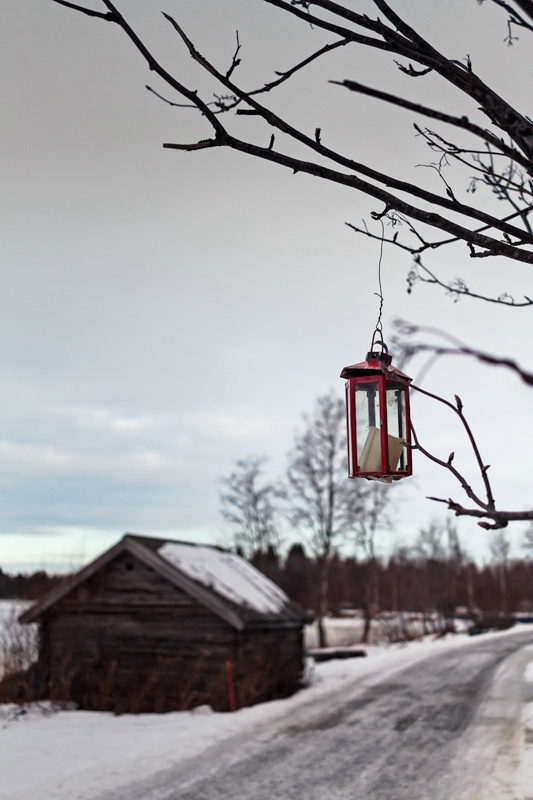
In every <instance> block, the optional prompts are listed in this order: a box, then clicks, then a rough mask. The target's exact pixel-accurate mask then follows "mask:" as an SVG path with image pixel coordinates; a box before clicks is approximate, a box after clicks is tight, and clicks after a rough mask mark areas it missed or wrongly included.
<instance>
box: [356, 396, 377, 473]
mask: <svg viewBox="0 0 533 800" xmlns="http://www.w3.org/2000/svg"><path fill="white" fill-rule="evenodd" d="M355 420H356V426H357V430H356V438H357V469H358V470H359V471H360V472H379V471H380V470H381V468H382V465H381V444H380V435H379V430H380V428H381V414H380V408H379V392H378V384H377V381H376V382H374V381H372V382H369V383H360V384H358V385H357V386H356V388H355Z"/></svg>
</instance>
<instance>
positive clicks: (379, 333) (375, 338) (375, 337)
mask: <svg viewBox="0 0 533 800" xmlns="http://www.w3.org/2000/svg"><path fill="white" fill-rule="evenodd" d="M380 222H381V242H380V246H379V262H378V287H379V292H374V294H375V296H376V297H379V311H378V319H377V322H376V327H375V328H374V333H373V334H372V344H371V345H370V352H372V353H373V352H374V345H375V344H380V345H381V352H382V353H383V350H385V352H386V351H387V345H386V344H385V342H384V341H383V324H382V315H383V302H384V300H383V285H382V283H381V262H382V259H383V243H384V241H385V227H384V225H383V219H380Z"/></svg>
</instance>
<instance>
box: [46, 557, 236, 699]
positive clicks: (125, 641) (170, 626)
mask: <svg viewBox="0 0 533 800" xmlns="http://www.w3.org/2000/svg"><path fill="white" fill-rule="evenodd" d="M43 623H44V625H43V629H44V631H45V634H44V635H43V636H42V637H41V640H42V647H41V654H40V661H41V668H42V671H43V672H44V673H45V674H46V675H47V677H48V681H49V690H50V691H49V694H51V695H52V696H53V697H55V698H56V699H68V700H73V701H74V702H76V703H77V704H78V705H79V706H80V707H81V708H86V709H92V710H110V711H137V712H140V711H148V710H149V711H168V710H176V709H181V708H189V707H191V706H194V705H198V704H200V703H207V702H209V703H210V704H211V705H213V704H215V705H216V706H217V707H221V706H223V705H224V703H225V704H226V706H227V702H228V701H227V689H226V678H225V662H226V660H227V659H233V658H234V655H235V652H236V641H235V635H234V631H233V629H232V628H231V626H230V625H228V624H227V623H225V622H224V621H223V620H221V619H220V618H219V617H217V616H216V615H215V614H213V613H212V612H211V611H209V610H208V609H206V608H205V607H203V606H202V605H200V604H199V603H197V602H196V601H195V600H194V599H192V598H190V597H189V596H188V595H186V594H185V593H184V592H181V591H180V590H179V589H178V588H176V587H175V586H174V585H172V584H171V583H170V582H168V581H166V580H165V579H164V578H161V576H160V575H158V574H157V573H156V572H155V571H154V570H152V569H151V568H149V567H147V566H146V565H144V564H142V563H141V562H140V561H138V560H137V559H135V558H133V557H132V556H130V555H128V554H121V555H120V556H118V557H117V558H116V559H114V560H113V561H112V562H111V563H109V564H108V565H107V566H106V567H104V568H103V569H102V570H100V571H99V572H98V573H96V574H95V575H93V576H92V577H91V578H90V579H89V580H87V581H86V582H85V583H83V584H82V585H80V586H78V587H76V588H75V589H74V590H73V591H72V592H71V593H69V594H68V595H66V596H65V597H63V598H62V599H61V600H60V601H59V602H58V603H56V604H55V605H54V606H53V607H52V608H50V610H49V612H48V613H47V614H46V615H45V619H44V620H43Z"/></svg>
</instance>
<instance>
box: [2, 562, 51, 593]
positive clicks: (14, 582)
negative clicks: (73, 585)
mask: <svg viewBox="0 0 533 800" xmlns="http://www.w3.org/2000/svg"><path fill="white" fill-rule="evenodd" d="M62 577H63V576H60V575H48V573H47V572H45V570H39V571H38V572H34V573H33V574H31V575H22V574H20V573H19V574H18V575H8V574H7V573H6V572H4V571H3V569H2V568H1V567H0V600H11V599H20V600H36V599H37V598H38V597H41V596H42V595H43V594H45V593H46V592H48V591H49V590H50V589H53V587H54V586H57V584H58V583H59V582H60V581H61V580H62Z"/></svg>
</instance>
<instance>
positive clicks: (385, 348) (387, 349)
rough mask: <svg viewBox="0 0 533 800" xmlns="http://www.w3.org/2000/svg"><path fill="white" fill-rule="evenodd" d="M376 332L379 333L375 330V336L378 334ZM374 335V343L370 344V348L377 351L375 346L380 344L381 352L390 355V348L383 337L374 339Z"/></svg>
mask: <svg viewBox="0 0 533 800" xmlns="http://www.w3.org/2000/svg"><path fill="white" fill-rule="evenodd" d="M376 333H377V331H374V336H375V335H376ZM374 336H373V337H372V344H371V345H370V350H371V351H372V352H375V350H374V347H377V346H378V345H381V352H382V353H385V355H388V353H389V348H388V347H387V345H386V344H385V342H384V341H383V340H382V339H376V340H375V341H374Z"/></svg>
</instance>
